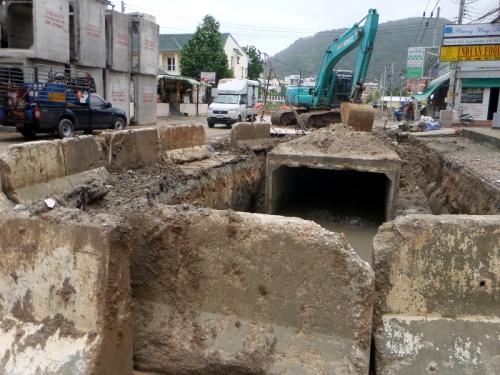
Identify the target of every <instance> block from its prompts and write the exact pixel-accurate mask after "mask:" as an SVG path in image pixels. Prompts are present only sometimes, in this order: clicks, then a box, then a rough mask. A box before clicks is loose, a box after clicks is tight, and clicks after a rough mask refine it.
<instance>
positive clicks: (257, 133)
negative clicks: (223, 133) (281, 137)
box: [230, 122, 271, 146]
mask: <svg viewBox="0 0 500 375" xmlns="http://www.w3.org/2000/svg"><path fill="white" fill-rule="evenodd" d="M230 138H231V144H232V145H233V146H237V145H239V144H242V143H245V144H251V143H256V142H258V141H259V140H260V141H262V140H264V139H269V138H271V124H269V123H253V122H240V123H237V124H235V125H233V127H232V128H231V135H230Z"/></svg>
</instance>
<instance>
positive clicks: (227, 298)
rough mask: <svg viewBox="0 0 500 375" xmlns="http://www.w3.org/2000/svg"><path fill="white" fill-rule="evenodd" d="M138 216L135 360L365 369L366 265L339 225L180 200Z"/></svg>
mask: <svg viewBox="0 0 500 375" xmlns="http://www.w3.org/2000/svg"><path fill="white" fill-rule="evenodd" d="M136 216H137V217H135V218H132V219H131V222H136V223H137V224H138V225H137V228H136V229H134V231H137V235H138V237H137V242H136V245H137V246H136V247H135V248H134V251H133V264H132V268H131V270H132V271H131V272H132V273H131V274H132V285H134V290H133V295H134V298H135V303H134V306H135V311H134V316H135V317H136V320H135V332H134V336H135V338H136V342H135V353H134V358H135V365H136V368H137V369H139V370H143V371H153V370H154V371H156V372H164V373H172V374H174V373H175V374H182V373H204V374H209V373H214V374H215V373H226V372H227V373H233V374H236V373H238V374H239V373H241V374H243V373H254V374H257V373H262V374H264V373H265V374H283V373H290V374H311V375H312V374H320V373H330V374H331V373H339V374H361V373H368V362H369V351H370V336H371V315H372V310H371V309H372V288H373V272H372V270H371V268H370V267H369V265H368V264H367V263H365V262H364V261H362V260H361V259H360V258H359V257H358V256H357V255H356V254H355V253H354V251H353V250H352V249H351V248H350V246H349V245H348V244H347V243H346V242H345V240H344V239H343V238H342V237H341V236H340V235H337V234H334V233H332V232H329V231H327V230H325V229H323V228H321V227H320V226H318V225H316V224H314V223H312V222H308V221H304V220H300V219H296V218H284V217H273V216H268V215H255V214H253V215H252V214H246V213H235V212H232V211H230V212H226V211H213V210H208V209H193V208H189V207H185V206H183V207H180V206H179V207H158V210H155V211H153V212H151V214H150V215H147V216H141V215H140V214H138V215H136ZM133 226H135V225H134V224H133ZM306 234H307V235H306ZM145 244H146V245H145ZM214 369H216V370H214Z"/></svg>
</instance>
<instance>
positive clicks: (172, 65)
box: [167, 57, 176, 72]
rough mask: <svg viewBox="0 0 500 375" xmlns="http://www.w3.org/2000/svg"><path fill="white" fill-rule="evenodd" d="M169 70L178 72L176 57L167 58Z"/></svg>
mask: <svg viewBox="0 0 500 375" xmlns="http://www.w3.org/2000/svg"><path fill="white" fill-rule="evenodd" d="M167 70H168V71H169V72H171V71H174V70H176V69H175V57H168V58H167Z"/></svg>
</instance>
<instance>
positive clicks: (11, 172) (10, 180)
mask: <svg viewBox="0 0 500 375" xmlns="http://www.w3.org/2000/svg"><path fill="white" fill-rule="evenodd" d="M0 165H1V166H0V173H1V176H0V180H1V181H2V189H3V191H4V192H5V194H7V196H9V198H10V199H12V200H13V201H15V202H17V203H21V202H32V201H34V200H37V199H40V198H41V197H43V196H46V195H47V194H50V193H51V192H53V191H55V190H59V189H63V190H64V189H68V188H70V185H69V182H68V181H65V180H64V179H62V180H61V179H60V178H61V177H63V176H64V175H65V165H64V156H63V151H62V144H61V142H60V141H38V142H30V143H24V144H20V145H15V146H10V147H9V148H8V150H7V151H6V152H5V153H4V154H3V155H2V158H1V159H0ZM49 181H54V184H53V185H52V186H51V187H49V186H45V183H47V182H49Z"/></svg>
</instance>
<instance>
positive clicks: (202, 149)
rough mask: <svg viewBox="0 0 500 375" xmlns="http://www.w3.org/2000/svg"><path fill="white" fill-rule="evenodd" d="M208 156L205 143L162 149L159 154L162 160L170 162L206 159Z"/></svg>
mask: <svg viewBox="0 0 500 375" xmlns="http://www.w3.org/2000/svg"><path fill="white" fill-rule="evenodd" d="M209 157H210V153H209V151H208V146H207V145H203V146H194V147H186V148H180V149H177V150H170V151H164V152H162V154H161V158H162V159H163V160H164V161H166V162H172V163H188V162H191V161H196V160H203V159H207V158H209Z"/></svg>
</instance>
